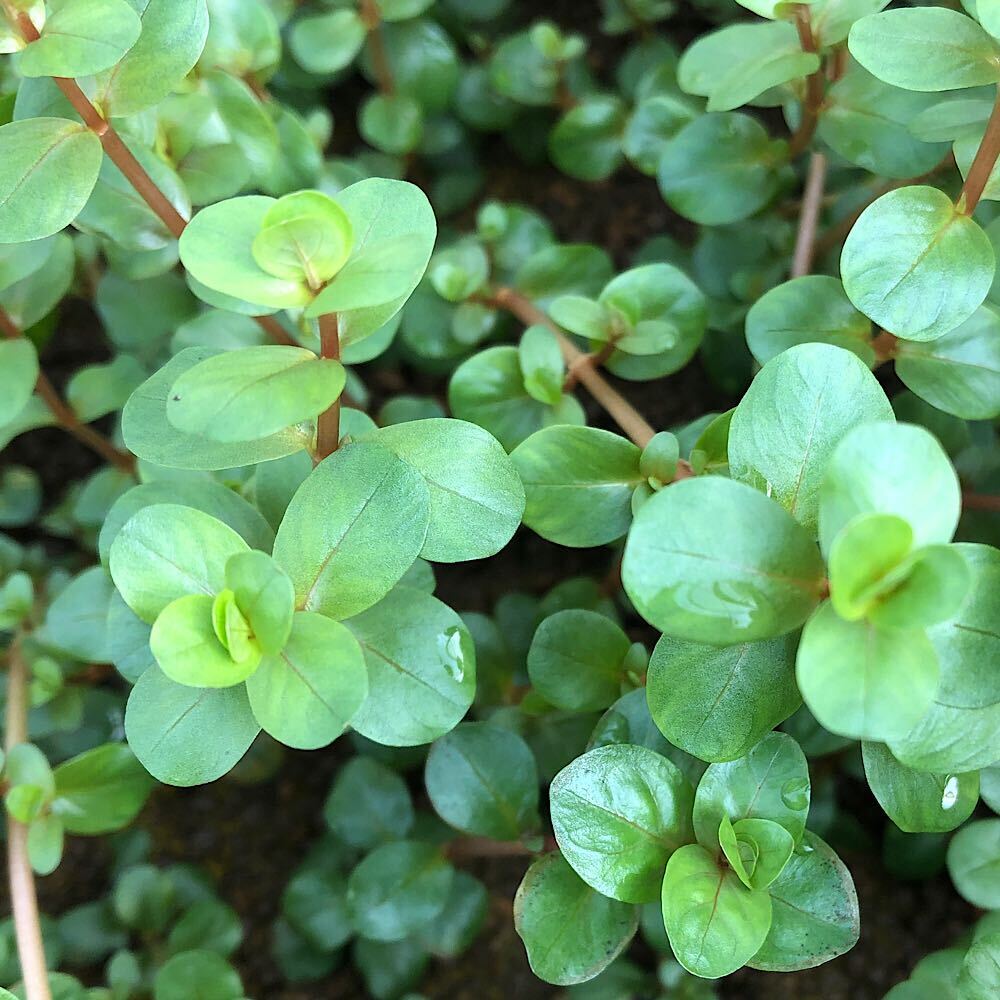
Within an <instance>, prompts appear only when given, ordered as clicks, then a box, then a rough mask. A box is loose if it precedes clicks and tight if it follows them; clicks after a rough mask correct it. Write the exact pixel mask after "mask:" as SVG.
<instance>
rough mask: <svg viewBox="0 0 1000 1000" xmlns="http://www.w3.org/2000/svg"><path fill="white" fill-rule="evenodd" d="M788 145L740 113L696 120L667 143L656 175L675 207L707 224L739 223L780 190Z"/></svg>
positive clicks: (689, 217) (694, 220)
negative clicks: (778, 169) (779, 172)
mask: <svg viewBox="0 0 1000 1000" xmlns="http://www.w3.org/2000/svg"><path fill="white" fill-rule="evenodd" d="M785 149H786V144H785V143H784V142H778V141H773V140H771V138H770V137H769V136H768V134H767V132H766V130H765V129H764V126H763V125H761V124H760V122H758V121H756V120H755V119H753V118H750V117H748V116H747V115H741V114H732V113H726V114H709V115H702V116H701V117H700V118H696V119H695V120H694V121H693V122H691V123H690V124H689V125H685V126H684V128H682V129H681V130H680V132H678V133H677V135H676V136H674V138H673V139H671V140H670V142H668V143H667V144H666V146H665V147H664V150H663V157H662V159H661V160H660V168H659V172H658V174H657V178H658V180H659V184H660V191H661V192H662V194H663V197H664V198H665V199H666V201H667V204H669V205H670V207H671V208H672V209H674V211H676V212H679V213H680V214H681V215H683V216H684V218H686V219H690V220H691V221H692V222H697V223H699V224H701V225H703V226H721V225H726V224H728V223H730V222H739V221H740V220H741V219H746V218H748V217H749V216H751V215H753V214H754V213H755V212H757V211H758V210H759V209H761V208H763V207H764V205H766V204H767V203H768V202H769V201H770V200H771V198H772V197H773V196H774V193H775V192H776V191H777V188H778V172H777V168H778V166H779V165H780V164H781V162H782V159H783V157H784V155H785Z"/></svg>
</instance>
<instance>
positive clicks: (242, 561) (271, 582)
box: [226, 552, 295, 654]
mask: <svg viewBox="0 0 1000 1000" xmlns="http://www.w3.org/2000/svg"><path fill="white" fill-rule="evenodd" d="M226 586H227V587H228V588H229V589H230V590H232V592H233V599H234V601H235V602H236V606H237V607H238V608H239V609H240V611H241V612H242V613H243V615H244V617H245V618H246V620H247V622H248V623H249V625H250V629H251V631H252V632H253V635H254V639H255V641H256V642H257V643H258V644H259V645H260V648H261V649H262V650H263V651H264V652H265V653H270V654H275V653H279V652H280V651H281V650H282V649H283V648H284V645H285V643H286V642H288V637H289V635H290V634H291V631H292V615H293V611H294V607H295V588H294V586H293V585H292V581H291V580H290V579H289V577H288V574H287V573H285V571H284V570H283V569H282V568H281V567H280V566H278V565H277V563H275V562H274V560H273V559H271V558H270V557H269V556H268V555H266V554H265V553H263V552H240V553H237V554H236V555H235V556H231V557H230V558H229V560H228V561H227V563H226Z"/></svg>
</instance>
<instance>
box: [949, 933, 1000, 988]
mask: <svg viewBox="0 0 1000 1000" xmlns="http://www.w3.org/2000/svg"><path fill="white" fill-rule="evenodd" d="M958 990H959V996H960V997H961V998H962V1000H990V997H994V996H996V994H997V991H1000V934H988V935H985V936H983V937H981V938H979V939H978V940H976V941H974V942H973V943H972V946H971V947H970V948H969V950H968V951H967V952H966V954H965V960H964V961H963V963H962V971H961V973H960V975H959V978H958Z"/></svg>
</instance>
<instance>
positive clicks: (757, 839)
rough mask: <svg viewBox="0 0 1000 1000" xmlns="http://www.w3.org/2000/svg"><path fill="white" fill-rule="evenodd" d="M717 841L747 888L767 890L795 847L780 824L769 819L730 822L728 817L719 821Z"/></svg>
mask: <svg viewBox="0 0 1000 1000" xmlns="http://www.w3.org/2000/svg"><path fill="white" fill-rule="evenodd" d="M719 844H720V846H721V847H722V850H723V853H724V854H725V855H726V860H727V861H728V862H729V865H730V867H731V868H732V869H733V871H734V872H736V874H737V875H738V876H739V879H740V881H741V882H742V883H743V884H744V885H745V886H746V887H747V888H748V889H766V888H767V887H768V886H769V885H770V884H771V883H772V882H773V881H774V880H775V879H776V878H777V877H778V876H779V875H780V874H781V871H782V869H783V868H784V867H785V865H786V864H787V863H788V859H789V858H790V857H791V856H792V851H793V850H794V849H795V839H794V838H793V837H792V835H791V834H790V833H789V832H788V831H787V830H786V829H785V828H784V827H783V826H781V824H780V823H775V822H773V821H771V820H769V819H738V820H737V821H736V822H735V823H733V822H732V821H731V820H730V819H729V817H728V816H723V817H722V822H721V823H720V824H719Z"/></svg>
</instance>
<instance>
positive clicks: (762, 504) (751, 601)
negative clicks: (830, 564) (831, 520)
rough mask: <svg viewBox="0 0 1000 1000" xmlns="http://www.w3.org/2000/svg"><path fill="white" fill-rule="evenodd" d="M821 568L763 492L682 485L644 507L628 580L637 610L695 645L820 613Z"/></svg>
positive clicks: (766, 632)
mask: <svg viewBox="0 0 1000 1000" xmlns="http://www.w3.org/2000/svg"><path fill="white" fill-rule="evenodd" d="M823 575H824V574H823V565H822V561H821V559H820V556H819V551H818V550H817V548H816V545H815V543H814V542H813V541H812V539H811V538H810V537H809V534H808V532H807V531H806V530H805V528H803V527H802V526H801V525H800V524H799V523H798V522H797V521H795V520H794V519H793V518H792V517H791V515H790V514H787V513H786V512H785V511H784V510H783V509H782V508H781V507H780V506H779V505H778V504H777V503H775V502H774V501H772V500H770V499H768V498H767V497H766V496H764V495H763V494H762V493H759V492H757V490H755V489H753V488H751V487H749V486H746V485H744V484H743V483H736V482H733V481H731V480H728V479H721V478H718V477H715V476H710V477H705V478H695V479H686V480H683V481H682V482H679V483H675V484H674V485H673V486H671V487H670V488H669V489H665V490H662V491H661V492H660V493H657V494H656V495H654V496H653V497H652V498H651V499H650V500H648V501H647V502H646V503H645V504H644V505H643V506H642V508H641V509H640V511H639V513H638V515H637V517H636V519H635V523H634V524H633V526H632V530H631V531H630V532H629V538H628V542H627V543H626V545H625V556H624V560H623V562H622V582H623V584H624V586H625V591H626V593H627V594H628V595H629V597H630V598H631V600H632V602H633V603H634V604H635V606H636V609H637V610H638V611H639V613H640V614H641V615H642V616H643V617H644V618H645V619H646V620H647V621H648V622H650V623H651V624H652V625H655V626H656V627H657V628H659V629H661V631H664V632H668V633H670V634H671V635H673V636H677V637H678V638H682V639H688V640H691V641H694V642H711V643H722V644H724V643H736V642H742V641H753V640H755V639H768V638H773V637H775V636H778V635H782V634H783V633H785V632H790V631H791V630H792V629H794V628H797V627H798V626H799V625H801V624H802V622H803V621H804V620H805V619H806V618H807V617H808V615H809V613H810V611H812V609H813V608H814V607H815V605H816V603H817V601H818V598H819V591H820V584H821V581H822V579H823Z"/></svg>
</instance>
